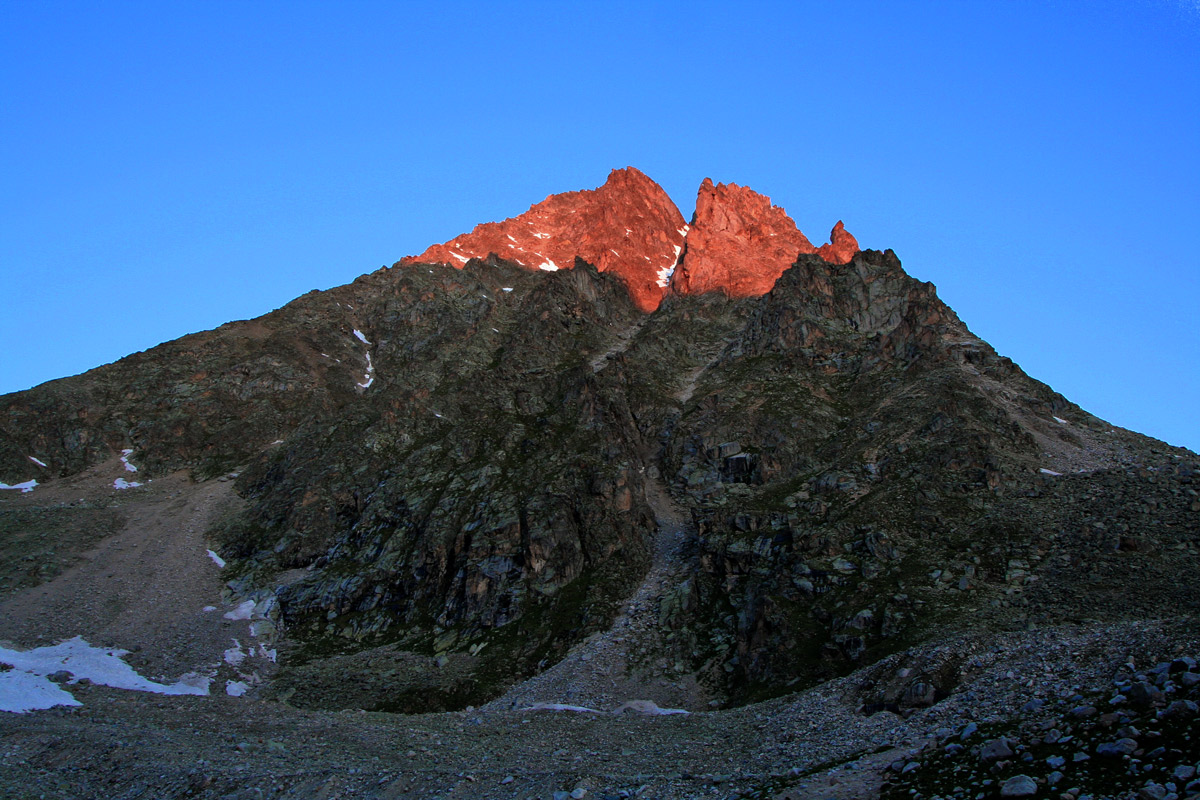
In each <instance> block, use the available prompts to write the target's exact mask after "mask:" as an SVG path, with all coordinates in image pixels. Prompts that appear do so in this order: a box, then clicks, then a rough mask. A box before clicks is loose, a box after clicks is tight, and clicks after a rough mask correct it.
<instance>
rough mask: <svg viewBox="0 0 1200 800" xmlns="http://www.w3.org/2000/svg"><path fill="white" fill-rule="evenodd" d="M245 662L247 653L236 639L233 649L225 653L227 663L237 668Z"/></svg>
mask: <svg viewBox="0 0 1200 800" xmlns="http://www.w3.org/2000/svg"><path fill="white" fill-rule="evenodd" d="M245 660H246V651H245V650H243V649H242V643H241V642H239V641H238V640H237V639H234V640H233V647H231V648H229V649H228V650H226V651H225V663H226V664H228V665H229V666H231V667H237V666H240V665H241V663H242V662H243V661H245Z"/></svg>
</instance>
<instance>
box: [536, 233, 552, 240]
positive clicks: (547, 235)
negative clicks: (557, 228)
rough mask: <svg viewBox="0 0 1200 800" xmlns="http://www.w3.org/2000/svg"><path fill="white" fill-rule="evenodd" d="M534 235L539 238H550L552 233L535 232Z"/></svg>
mask: <svg viewBox="0 0 1200 800" xmlns="http://www.w3.org/2000/svg"><path fill="white" fill-rule="evenodd" d="M534 237H535V238H537V239H549V238H550V234H548V233H535V234H534Z"/></svg>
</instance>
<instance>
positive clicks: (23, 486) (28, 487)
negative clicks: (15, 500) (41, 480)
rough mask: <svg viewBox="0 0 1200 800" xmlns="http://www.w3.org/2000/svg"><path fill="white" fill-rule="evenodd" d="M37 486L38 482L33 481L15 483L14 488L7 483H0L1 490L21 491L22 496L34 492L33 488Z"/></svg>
mask: <svg viewBox="0 0 1200 800" xmlns="http://www.w3.org/2000/svg"><path fill="white" fill-rule="evenodd" d="M37 485H38V482H37V481H33V480H30V481H23V482H21V483H14V484H13V485H12V486H9V485H8V484H7V483H0V489H20V490H21V494H25V493H26V492H32V491H33V488H34V487H35V486H37Z"/></svg>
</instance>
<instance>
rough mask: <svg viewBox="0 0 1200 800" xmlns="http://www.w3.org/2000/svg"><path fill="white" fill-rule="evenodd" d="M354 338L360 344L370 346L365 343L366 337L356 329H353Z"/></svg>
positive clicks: (367, 342)
mask: <svg viewBox="0 0 1200 800" xmlns="http://www.w3.org/2000/svg"><path fill="white" fill-rule="evenodd" d="M354 337H355V338H356V339H358V340H359V341H360V342H362V343H363V344H370V342H369V341H367V337H366V336H365V335H363V332H362V331H360V330H359V329H358V328H355V329H354Z"/></svg>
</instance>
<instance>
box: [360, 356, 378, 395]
mask: <svg viewBox="0 0 1200 800" xmlns="http://www.w3.org/2000/svg"><path fill="white" fill-rule="evenodd" d="M374 382H375V365H374V364H372V363H371V354H370V353H367V374H366V375H364V376H363V382H362V383H360V384H358V387H359V388H360V389H369V388H371V384H372V383H374Z"/></svg>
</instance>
